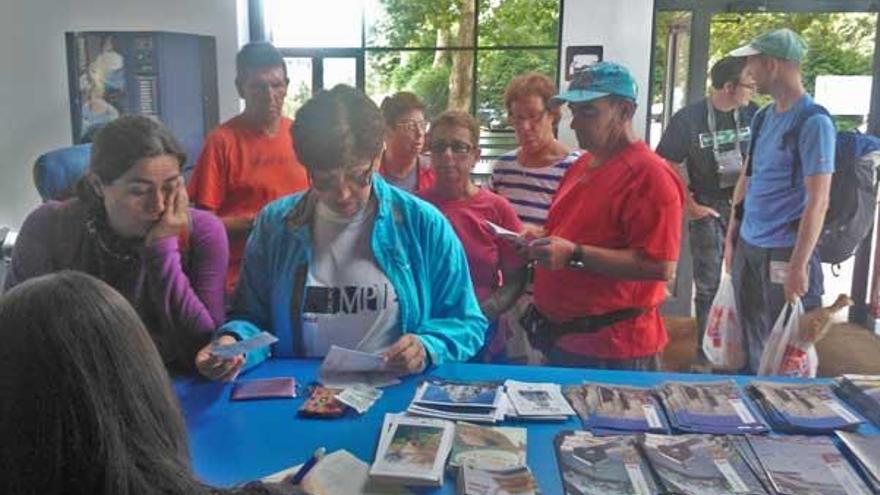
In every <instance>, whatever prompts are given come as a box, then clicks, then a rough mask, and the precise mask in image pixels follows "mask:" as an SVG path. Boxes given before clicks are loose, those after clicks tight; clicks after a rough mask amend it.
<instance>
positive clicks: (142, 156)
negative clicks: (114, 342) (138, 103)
mask: <svg viewBox="0 0 880 495" xmlns="http://www.w3.org/2000/svg"><path fill="white" fill-rule="evenodd" d="M185 161H186V156H185V154H184V152H183V148H182V147H181V146H180V144H179V143H178V142H177V140H176V139H175V138H174V136H173V135H172V134H171V132H170V131H168V129H166V128H165V127H164V126H162V124H160V123H158V122H156V121H154V120H152V119H150V118H148V117H143V116H126V117H122V118H120V119H118V120H116V121H114V122H112V123H110V124H108V125H107V126H106V127H105V128H104V129H103V130H102V131H101V132H100V133H99V134H98V136H97V137H96V139H95V142H94V144H93V147H92V159H91V163H90V164H89V172H88V174H87V175H86V177H84V178H83V179H82V180H80V183H79V184H78V185H77V197H76V198H74V199H71V200H69V201H65V202H63V203H59V202H53V201H50V202H48V203H46V204H44V205H42V206H40V207H39V208H37V209H36V210H35V211H33V212H32V213H31V214H30V215H28V218H27V219H26V220H25V222H24V225H23V226H22V228H21V232H20V234H19V237H18V239H17V241H16V244H15V249H14V251H13V255H12V266H11V267H10V270H9V273H8V275H7V278H6V287H7V288H11V287H12V286H14V285H16V284H18V283H20V282H22V281H24V280H27V279H29V278H32V277H36V276H39V275H43V274H46V273H50V272H55V271H58V270H63V269H73V270H79V271H83V272H86V273H89V274H91V275H94V276H96V277H98V278H100V279H101V280H103V281H104V282H107V283H108V284H109V285H111V286H112V287H113V288H115V289H116V290H118V291H119V292H120V293H121V294H122V295H123V296H125V298H126V299H127V300H128V301H129V302H130V303H131V304H132V306H134V307H135V309H136V310H137V312H138V315H140V317H141V319H142V320H143V321H144V324H145V325H146V327H147V328H148V329H149V331H150V335H151V336H152V338H153V341H154V342H155V343H156V347H158V349H159V353H160V354H161V356H162V359H163V361H164V362H165V364H166V366H168V367H169V368H171V369H175V370H179V371H185V370H190V369H191V368H192V363H193V359H194V356H195V353H196V351H197V350H198V349H199V348H200V347H201V346H203V345H204V344H206V343H207V342H208V340H209V338H210V335H211V332H212V331H213V330H214V329H215V328H216V327H217V326H218V325H219V324H220V323H222V322H223V320H224V316H225V315H224V300H223V280H224V278H225V276H226V264H227V260H228V256H229V251H228V243H227V238H226V231H225V230H224V229H223V224H222V223H220V220H218V219H217V218H216V217H214V216H213V215H211V214H210V213H207V212H204V211H199V210H195V209H191V208H189V207H188V205H189V200H188V198H187V195H186V187H184V184H183V177H182V176H181V173H180V170H181V166H182V164H183V163H184V162H185Z"/></svg>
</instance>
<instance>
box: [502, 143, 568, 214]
mask: <svg viewBox="0 0 880 495" xmlns="http://www.w3.org/2000/svg"><path fill="white" fill-rule="evenodd" d="M517 151H518V150H513V151H509V152H507V153H505V154H503V155H501V156H500V157H499V158H498V159H497V160H495V163H494V164H493V167H492V177H491V179H490V182H489V188H490V189H491V190H492V191H493V192H495V193H496V194H499V195H501V196H503V197H505V198H507V200H508V201H510V203H511V204H512V205H513V209H514V211H516V214H517V215H518V216H519V219H520V221H522V222H523V223H531V224H535V225H538V226H543V225H544V222H545V221H546V220H547V213H548V212H549V211H550V203H551V202H553V195H554V194H556V189H557V188H558V187H559V182H560V181H561V180H562V176H563V175H565V172H566V171H567V170H568V168H569V167H570V166H571V164H572V163H574V162H575V160H577V159H578V157H580V156H581V154H582V153H583V152H582V151H580V150H575V151H572V152H571V153H569V154H568V155H566V156H565V157H563V158H562V159H561V160H560V161H558V162H556V163H554V164H553V165H548V166H546V167H540V168H533V167H525V166H523V165H522V164H521V163H519V162H518V161H517V159H516V156H517Z"/></svg>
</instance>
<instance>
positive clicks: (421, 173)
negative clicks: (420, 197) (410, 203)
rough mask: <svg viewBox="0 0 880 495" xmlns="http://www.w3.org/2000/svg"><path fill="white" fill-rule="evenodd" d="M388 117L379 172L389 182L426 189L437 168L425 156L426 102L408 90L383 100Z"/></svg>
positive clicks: (385, 116) (413, 189)
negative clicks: (423, 150)
mask: <svg viewBox="0 0 880 495" xmlns="http://www.w3.org/2000/svg"><path fill="white" fill-rule="evenodd" d="M381 110H382V116H383V117H384V118H385V150H384V151H383V152H382V156H381V157H380V159H379V173H380V174H382V177H384V178H385V180H386V181H388V182H389V183H391V184H393V185H395V186H397V187H400V188H403V189H406V190H407V191H410V192H415V191H423V190H425V189H427V188H429V187H431V185H432V184H433V183H434V170H433V169H431V164H430V163H428V160H427V158H426V157H425V156H422V155H420V153H421V152H422V149H423V148H424V146H425V133H426V131H427V130H428V121H427V120H425V104H424V103H422V101H421V100H419V97H418V96H416V95H414V94H413V93H410V92H408V91H401V92H399V93H395V94H393V95H391V96H389V97H387V98H385V99H384V100H382V106H381Z"/></svg>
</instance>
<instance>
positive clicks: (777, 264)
mask: <svg viewBox="0 0 880 495" xmlns="http://www.w3.org/2000/svg"><path fill="white" fill-rule="evenodd" d="M787 273H788V262H787V261H771V262H770V283H771V284H780V285H781V284H784V283H785V275H786V274H787Z"/></svg>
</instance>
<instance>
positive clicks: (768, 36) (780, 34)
mask: <svg viewBox="0 0 880 495" xmlns="http://www.w3.org/2000/svg"><path fill="white" fill-rule="evenodd" d="M762 54H763V55H769V56H771V57H776V58H781V59H785V60H793V61H795V62H800V61H801V60H803V58H804V55H806V54H807V44H806V43H805V42H804V40H803V38H801V37H800V36H798V34H797V33H795V32H794V31H792V30H791V29H788V28H783V29H777V30H776V31H770V32H769V33H764V34H762V35H760V36H758V37H757V38H755V39H753V40H752V41H751V42H749V44H748V45H745V46H741V47H739V48H737V49H736V50H734V51H732V52H730V56H731V57H748V56H749V55H762Z"/></svg>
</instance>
